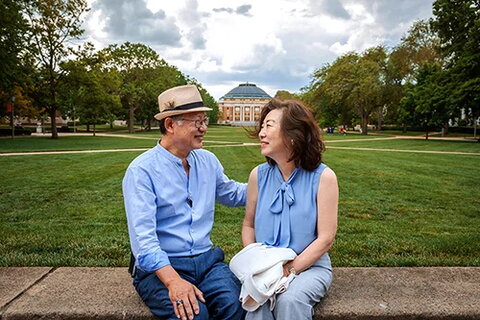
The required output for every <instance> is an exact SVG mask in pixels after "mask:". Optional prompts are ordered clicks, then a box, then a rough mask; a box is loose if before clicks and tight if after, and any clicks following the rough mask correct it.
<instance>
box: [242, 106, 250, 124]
mask: <svg viewBox="0 0 480 320" xmlns="http://www.w3.org/2000/svg"><path fill="white" fill-rule="evenodd" d="M243 120H244V121H250V107H245V112H244V114H243Z"/></svg>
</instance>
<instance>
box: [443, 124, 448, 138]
mask: <svg viewBox="0 0 480 320" xmlns="http://www.w3.org/2000/svg"><path fill="white" fill-rule="evenodd" d="M446 134H448V122H446V123H444V124H443V126H442V137H443V136H445V135H446Z"/></svg>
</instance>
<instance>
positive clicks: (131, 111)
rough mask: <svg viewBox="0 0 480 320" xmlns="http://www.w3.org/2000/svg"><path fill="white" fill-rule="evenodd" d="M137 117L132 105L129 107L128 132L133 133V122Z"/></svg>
mask: <svg viewBox="0 0 480 320" xmlns="http://www.w3.org/2000/svg"><path fill="white" fill-rule="evenodd" d="M134 119H135V108H134V107H133V106H132V105H131V106H130V108H129V109H128V132H129V133H133V131H134V130H133V122H134Z"/></svg>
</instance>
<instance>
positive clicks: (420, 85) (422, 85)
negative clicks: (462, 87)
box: [401, 64, 453, 140]
mask: <svg viewBox="0 0 480 320" xmlns="http://www.w3.org/2000/svg"><path fill="white" fill-rule="evenodd" d="M415 80H416V83H415V84H409V85H408V86H407V89H406V95H405V97H404V98H403V99H402V100H401V114H402V116H403V120H404V121H408V122H409V123H410V124H414V125H417V126H421V127H422V128H423V129H424V130H425V139H427V140H428V132H429V131H430V130H431V129H436V128H439V127H441V126H443V125H444V124H445V123H446V122H448V120H449V119H450V118H451V117H452V113H453V108H452V107H451V106H452V104H451V102H450V98H449V95H448V92H449V91H450V88H449V86H450V85H451V82H450V81H449V80H450V79H449V78H448V73H447V72H446V71H445V70H443V69H442V67H441V66H440V65H439V64H425V65H423V66H422V67H421V68H420V69H419V70H418V75H417V78H416V79H415Z"/></svg>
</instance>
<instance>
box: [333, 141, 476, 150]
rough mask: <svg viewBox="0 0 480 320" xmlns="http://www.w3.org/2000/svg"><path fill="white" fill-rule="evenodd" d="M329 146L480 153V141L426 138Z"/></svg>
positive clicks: (336, 143) (352, 142) (356, 142)
mask: <svg viewBox="0 0 480 320" xmlns="http://www.w3.org/2000/svg"><path fill="white" fill-rule="evenodd" d="M326 144H327V147H328V146H332V147H353V148H376V149H398V150H419V151H443V152H473V153H480V143H476V142H474V141H468V140H465V141H443V140H424V139H389V140H380V139H379V140H369V141H362V140H358V141H345V142H343V141H335V143H331V144H329V143H328V140H327V143H326Z"/></svg>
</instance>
